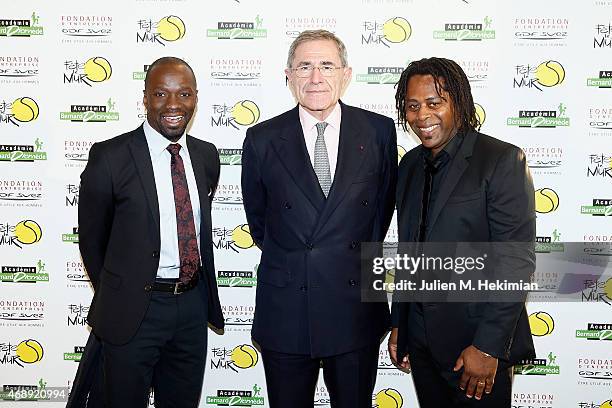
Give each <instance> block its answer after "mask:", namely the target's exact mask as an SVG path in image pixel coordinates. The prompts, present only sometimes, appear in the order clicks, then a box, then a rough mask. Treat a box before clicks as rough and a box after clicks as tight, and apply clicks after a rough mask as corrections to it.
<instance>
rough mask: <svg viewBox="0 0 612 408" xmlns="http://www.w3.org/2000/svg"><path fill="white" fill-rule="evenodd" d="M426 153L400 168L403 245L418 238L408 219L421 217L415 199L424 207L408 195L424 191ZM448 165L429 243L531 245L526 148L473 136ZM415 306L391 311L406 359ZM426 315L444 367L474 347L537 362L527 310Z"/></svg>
mask: <svg viewBox="0 0 612 408" xmlns="http://www.w3.org/2000/svg"><path fill="white" fill-rule="evenodd" d="M423 149H424V148H423V146H422V145H421V146H417V147H416V148H414V149H412V150H411V151H409V152H408V153H406V155H405V156H404V157H403V158H402V161H401V163H400V167H399V176H398V189H397V208H398V235H399V241H400V242H411V241H416V239H417V236H416V231H417V229H418V225H411V222H410V221H409V219H410V217H409V214H410V213H411V212H413V211H420V200H416V201H418V203H419V208H411V207H410V204H409V201H410V200H408V199H407V196H408V195H409V194H417V193H416V192H419V194H420V192H421V191H422V190H423V180H424V172H423V160H422V156H421V155H422V153H423ZM448 165H449V166H450V167H449V169H448V171H447V173H446V177H445V179H444V180H442V184H441V186H440V190H439V193H438V196H437V197H436V200H435V204H434V207H433V208H432V209H430V215H429V217H430V218H429V226H430V227H429V229H428V232H427V235H426V239H425V240H426V241H429V242H529V243H533V242H534V240H535V209H534V189H533V182H532V179H531V175H530V174H529V169H528V167H527V163H526V159H525V155H524V153H523V152H522V151H521V149H519V148H518V147H516V146H513V145H511V144H508V143H505V142H502V141H500V140H497V139H495V138H492V137H490V136H487V135H484V134H482V133H478V132H475V131H473V132H468V133H467V134H465V136H464V140H463V143H462V144H461V146H460V148H459V150H458V151H457V153H456V155H455V156H454V158H453V159H452V161H451V162H450V163H449V164H448ZM414 218H416V219H418V217H413V219H414ZM417 222H418V221H417ZM526 247H528V249H525V251H524V252H523V257H522V259H521V260H520V262H521V263H522V266H523V267H526V268H528V269H530V270H531V271H533V269H535V251H534V249H533V246H532V245H526ZM496 261H497V262H500V263H502V262H504V260H503V259H497V260H496ZM513 261H515V260H513ZM410 306H411V305H410V303H394V304H393V323H394V326H397V327H398V328H399V334H398V350H399V354H401V355H405V353H407V352H408V350H407V335H408V332H409V331H410V330H411V328H410V327H409V326H408V313H409V308H410ZM423 313H424V318H425V328H426V332H427V339H428V342H429V345H430V348H431V350H432V352H433V356H434V358H436V359H437V360H438V361H439V362H440V363H441V364H443V365H448V364H454V363H455V361H456V359H457V358H458V357H459V355H460V354H461V351H462V350H463V349H464V348H466V347H467V346H469V345H471V344H473V345H474V346H476V347H477V348H478V349H480V350H481V351H484V352H486V353H489V354H491V355H493V356H495V357H498V358H500V359H501V360H502V362H504V361H506V362H509V363H515V362H517V361H518V360H520V359H523V358H533V357H535V354H534V348H533V340H532V338H531V332H530V329H529V322H528V320H527V313H526V309H525V305H524V303H509V302H505V303H503V302H490V303H484V302H481V303H476V302H474V303H468V302H465V303H425V304H424V305H423ZM398 357H399V356H398Z"/></svg>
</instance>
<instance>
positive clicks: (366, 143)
mask: <svg viewBox="0 0 612 408" xmlns="http://www.w3.org/2000/svg"><path fill="white" fill-rule="evenodd" d="M285 74H286V76H287V80H288V85H289V88H290V89H291V91H292V93H293V96H294V97H295V99H296V101H297V106H296V107H295V108H293V109H291V110H290V111H288V112H285V113H283V114H281V115H279V116H277V117H274V118H272V119H270V120H267V121H265V122H262V123H260V124H258V125H256V126H254V127H252V128H250V129H249V130H248V131H247V135H246V139H245V141H244V146H243V147H244V150H243V158H242V160H243V162H242V165H243V169H242V170H243V171H242V193H243V198H244V207H245V211H246V215H247V220H248V222H249V226H250V231H251V234H252V236H253V239H254V240H255V243H256V244H257V246H258V247H259V248H260V249H261V250H262V255H261V261H260V264H259V271H258V283H257V296H256V310H255V320H254V323H253V332H252V335H253V339H254V340H255V341H256V342H257V343H258V344H259V345H260V347H261V350H262V357H263V363H264V369H265V374H266V381H267V386H268V387H267V388H268V398H269V402H270V407H272V408H276V407H282V408H286V407H292V408H301V407H312V406H313V400H314V393H315V387H316V383H317V378H318V375H319V369H320V367H321V366H322V367H323V378H324V380H325V384H326V385H327V389H328V391H329V395H330V399H331V404H332V406H334V407H340V408H343V407H347V408H349V407H350V408H359V407H368V408H369V407H371V406H372V391H373V389H374V385H375V381H376V369H377V365H378V352H379V345H380V341H381V338H382V337H383V336H384V335H385V334H386V332H387V330H388V329H389V326H390V320H389V309H388V305H387V303H386V302H385V301H384V300H385V298H384V294H382V296H383V298H382V299H381V302H376V303H366V302H362V300H361V289H362V287H364V286H365V285H366V282H365V281H363V282H362V279H361V273H360V266H361V264H360V261H361V260H360V247H361V243H362V242H370V241H382V240H383V239H384V237H385V235H386V232H387V229H388V227H389V224H390V222H391V217H392V215H393V208H394V203H395V200H394V197H395V183H396V177H397V174H396V173H397V141H396V132H395V124H394V122H393V120H392V119H390V118H387V117H385V116H381V115H378V114H375V113H373V112H368V111H365V110H363V109H359V108H356V107H352V106H348V105H346V104H344V103H342V102H340V100H339V99H340V97H341V95H342V93H343V91H344V90H345V89H346V87H347V85H348V84H349V82H350V80H351V74H352V70H351V68H350V67H349V66H348V63H347V53H346V49H345V47H344V44H343V43H342V41H340V39H339V38H338V37H336V36H335V35H334V34H333V33H330V32H328V31H324V30H314V31H304V32H302V33H301V34H300V35H299V36H298V37H297V38H296V39H295V41H294V42H293V43H292V44H291V47H290V48H289V55H288V59H287V68H286V69H285Z"/></svg>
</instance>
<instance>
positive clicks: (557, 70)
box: [535, 60, 565, 87]
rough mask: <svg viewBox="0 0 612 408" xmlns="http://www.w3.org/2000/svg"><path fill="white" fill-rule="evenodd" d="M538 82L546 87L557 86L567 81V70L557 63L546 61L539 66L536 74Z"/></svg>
mask: <svg viewBox="0 0 612 408" xmlns="http://www.w3.org/2000/svg"><path fill="white" fill-rule="evenodd" d="M535 77H536V79H537V80H538V82H539V83H540V84H541V85H543V86H546V87H551V86H556V85H559V84H560V83H562V82H563V80H564V79H565V69H564V68H563V65H561V64H560V63H559V62H557V61H552V60H550V61H546V62H543V63H541V64H540V65H538V67H537V68H536V72H535Z"/></svg>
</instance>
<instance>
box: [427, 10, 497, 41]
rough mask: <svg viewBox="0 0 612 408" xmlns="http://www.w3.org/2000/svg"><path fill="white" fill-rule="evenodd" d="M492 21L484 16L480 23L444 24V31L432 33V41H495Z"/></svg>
mask: <svg viewBox="0 0 612 408" xmlns="http://www.w3.org/2000/svg"><path fill="white" fill-rule="evenodd" d="M492 23H493V20H492V19H491V18H490V17H489V16H486V17H485V18H484V19H483V22H482V23H446V24H444V30H435V31H434V32H433V38H434V40H444V41H482V40H493V39H495V30H492V29H491V24H492Z"/></svg>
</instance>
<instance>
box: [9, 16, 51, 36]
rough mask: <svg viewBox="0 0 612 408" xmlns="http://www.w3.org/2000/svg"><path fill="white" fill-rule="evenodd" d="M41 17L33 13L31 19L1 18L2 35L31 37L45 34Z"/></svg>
mask: <svg viewBox="0 0 612 408" xmlns="http://www.w3.org/2000/svg"><path fill="white" fill-rule="evenodd" d="M39 24H40V17H39V16H38V15H37V14H36V12H33V13H32V16H31V17H30V19H29V20H12V19H0V37H30V36H32V35H43V31H44V30H43V27H42V26H41V25H39Z"/></svg>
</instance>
